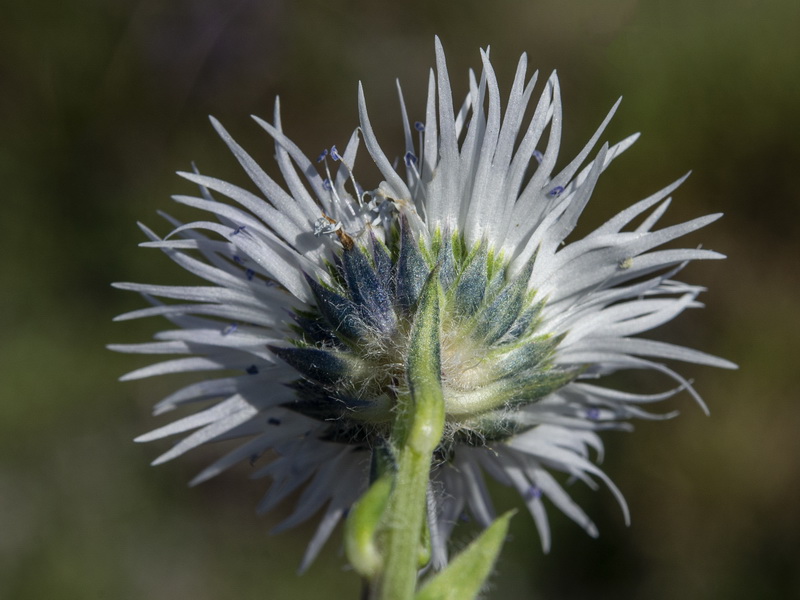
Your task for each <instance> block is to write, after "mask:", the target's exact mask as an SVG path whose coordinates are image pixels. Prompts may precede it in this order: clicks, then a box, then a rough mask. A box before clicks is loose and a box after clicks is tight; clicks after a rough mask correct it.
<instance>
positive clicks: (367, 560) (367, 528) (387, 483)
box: [344, 473, 392, 578]
mask: <svg viewBox="0 0 800 600" xmlns="http://www.w3.org/2000/svg"><path fill="white" fill-rule="evenodd" d="M391 489H392V474H391V473H385V474H384V475H383V476H382V477H380V478H379V479H378V480H377V481H375V483H373V484H372V485H371V486H370V488H369V489H368V490H367V491H366V492H365V493H364V495H363V496H361V498H360V499H359V500H358V502H356V503H355V504H354V505H353V507H352V508H351V510H350V514H349V515H348V516H347V521H346V522H345V538H344V542H345V551H346V552H347V560H349V561H350V564H351V565H352V566H353V568H354V569H355V570H356V572H358V573H359V574H360V575H363V576H364V577H368V578H372V577H375V576H376V575H377V574H378V573H379V572H380V571H381V569H382V568H383V557H382V556H381V553H380V550H379V548H378V543H377V539H376V537H377V533H378V526H379V525H380V522H381V517H382V516H383V513H384V511H385V510H386V504H387V503H388V500H389V492H390V491H391Z"/></svg>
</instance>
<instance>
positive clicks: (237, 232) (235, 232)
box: [231, 225, 247, 235]
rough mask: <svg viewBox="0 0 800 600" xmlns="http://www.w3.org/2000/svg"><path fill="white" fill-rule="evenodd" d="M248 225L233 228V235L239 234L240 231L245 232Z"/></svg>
mask: <svg viewBox="0 0 800 600" xmlns="http://www.w3.org/2000/svg"><path fill="white" fill-rule="evenodd" d="M246 227H247V226H246V225H239V226H238V227H237V228H236V229H234V230H233V233H232V234H231V235H239V234H240V233H244V230H245V229H246Z"/></svg>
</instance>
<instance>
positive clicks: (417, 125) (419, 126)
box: [414, 121, 425, 131]
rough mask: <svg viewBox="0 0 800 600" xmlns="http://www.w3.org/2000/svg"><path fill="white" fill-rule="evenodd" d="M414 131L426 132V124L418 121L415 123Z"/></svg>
mask: <svg viewBox="0 0 800 600" xmlns="http://www.w3.org/2000/svg"><path fill="white" fill-rule="evenodd" d="M414 129H416V130H417V131H425V124H424V123H422V122H420V121H417V122H415V123H414Z"/></svg>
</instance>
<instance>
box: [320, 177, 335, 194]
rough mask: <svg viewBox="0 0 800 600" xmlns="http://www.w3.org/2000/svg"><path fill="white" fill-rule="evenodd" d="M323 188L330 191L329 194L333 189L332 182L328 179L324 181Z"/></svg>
mask: <svg viewBox="0 0 800 600" xmlns="http://www.w3.org/2000/svg"><path fill="white" fill-rule="evenodd" d="M322 187H323V188H325V189H326V190H328V191H329V192H330V191H331V190H332V189H333V185H331V180H330V179H328V178H327V177H326V178H325V179H323V180H322Z"/></svg>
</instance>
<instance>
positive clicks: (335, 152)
mask: <svg viewBox="0 0 800 600" xmlns="http://www.w3.org/2000/svg"><path fill="white" fill-rule="evenodd" d="M331 158H332V159H333V160H342V157H341V156H339V151H338V150H337V149H336V146H331Z"/></svg>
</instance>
